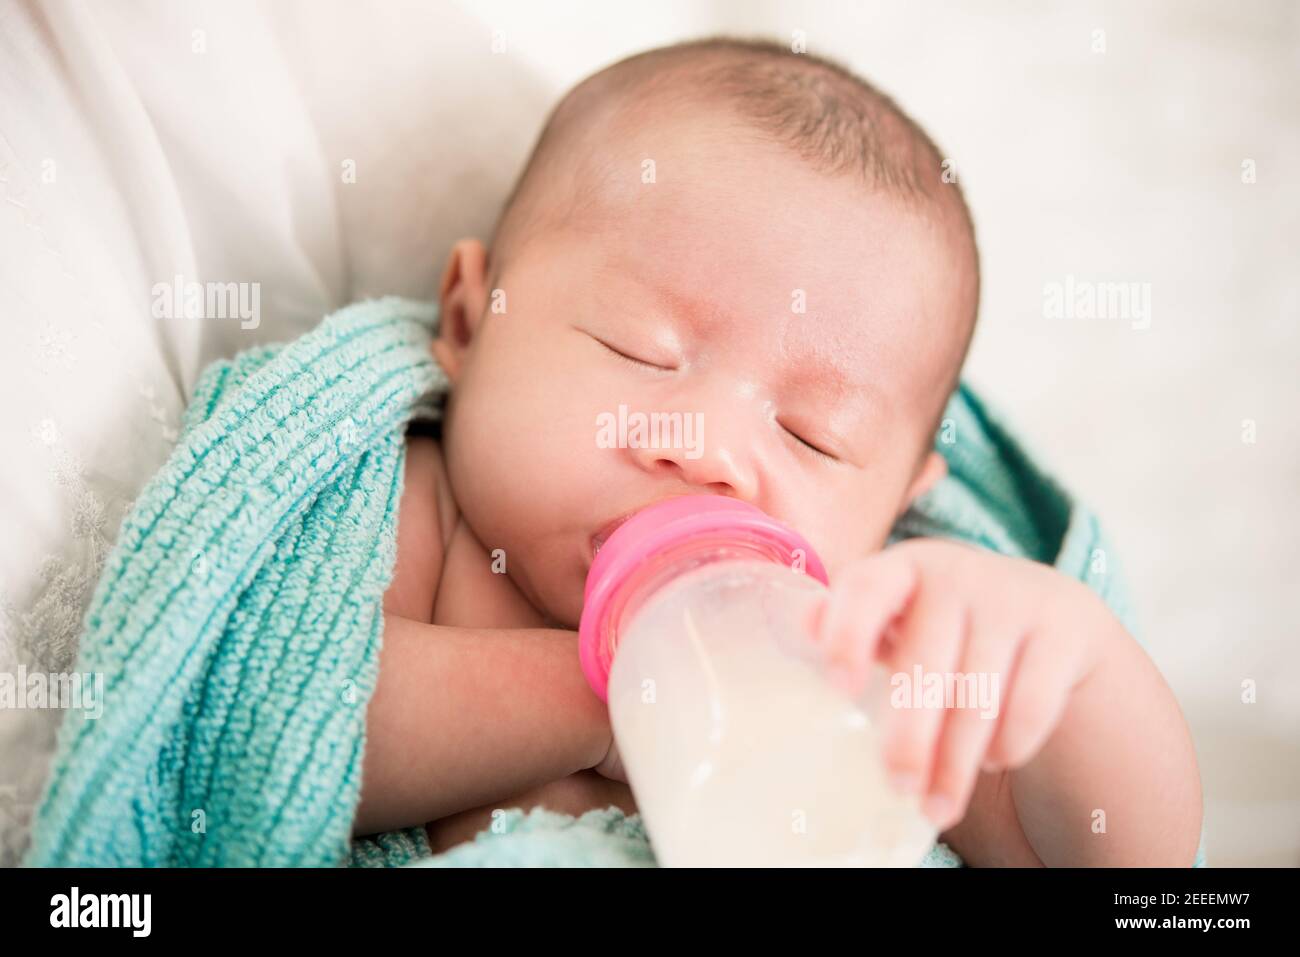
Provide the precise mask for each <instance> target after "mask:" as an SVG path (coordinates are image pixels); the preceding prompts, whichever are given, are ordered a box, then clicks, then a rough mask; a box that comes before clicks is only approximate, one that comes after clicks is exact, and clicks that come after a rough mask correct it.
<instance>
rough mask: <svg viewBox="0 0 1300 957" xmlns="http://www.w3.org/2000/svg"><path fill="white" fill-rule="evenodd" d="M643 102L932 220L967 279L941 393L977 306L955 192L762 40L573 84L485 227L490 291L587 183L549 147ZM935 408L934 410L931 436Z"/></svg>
mask: <svg viewBox="0 0 1300 957" xmlns="http://www.w3.org/2000/svg"><path fill="white" fill-rule="evenodd" d="M651 104H654V105H659V106H663V107H665V108H667V109H670V110H677V109H681V110H686V109H691V108H693V107H698V106H700V105H709V106H717V105H719V104H722V105H724V106H728V107H730V108H731V109H732V110H734V112H735V113H736V115H737V116H739V117H740V118H741V119H742V120H744V121H745V122H747V123H748V125H750V126H751V127H752V128H754V129H756V130H757V131H759V132H760V133H763V134H766V135H767V136H770V137H772V138H773V139H774V140H776V141H777V142H779V143H781V144H783V145H785V146H786V147H787V148H789V149H791V150H793V151H794V152H795V153H797V154H798V155H799V156H801V157H802V158H803V159H805V160H806V161H807V162H808V163H810V164H811V165H812V166H813V168H815V169H817V170H820V171H823V172H825V173H827V174H828V175H851V176H855V177H856V178H857V179H858V180H859V181H860V182H861V183H862V185H863V186H864V187H865V188H867V189H870V190H883V191H885V192H887V193H889V194H891V195H894V196H897V197H899V198H901V199H902V200H904V201H905V202H906V203H907V204H908V206H909V207H911V208H912V209H913V210H914V211H915V212H917V213H918V214H920V215H925V216H929V217H932V218H934V219H935V220H936V221H937V222H939V223H940V224H941V226H942V227H943V228H944V231H945V234H946V235H948V236H949V237H950V238H951V239H952V241H953V245H954V247H955V259H956V260H957V265H956V268H958V269H962V270H968V271H969V272H968V273H967V274H966V275H967V277H968V278H969V279H970V280H971V282H970V286H969V288H970V290H971V294H970V295H969V296H968V297H967V298H968V309H966V310H964V312H965V314H964V315H962V316H959V317H954V318H955V320H957V321H959V322H960V326H959V327H958V332H957V334H956V336H955V337H954V339H953V341H952V342H951V343H948V345H949V346H950V350H951V362H950V363H949V368H950V372H951V375H950V376H949V379H948V381H947V389H946V391H945V392H944V397H945V398H946V396H947V395H948V394H949V393H950V392H951V391H952V389H953V388H954V387H955V386H956V384H957V380H958V376H959V374H960V371H961V366H962V363H963V361H964V359H965V355H966V352H967V350H968V349H969V346H970V340H971V337H972V335H973V332H974V327H975V318H976V314H977V312H978V306H979V253H978V248H977V246H976V242H975V228H974V222H973V220H972V217H971V214H970V210H969V208H968V207H967V205H966V200H965V197H964V196H963V195H962V192H961V187H960V186H959V185H958V184H957V182H956V179H955V177H945V176H944V175H943V173H944V172H945V165H944V157H943V154H942V153H941V152H940V150H939V149H938V147H936V146H935V144H934V142H933V141H932V140H931V139H930V137H929V136H928V135H926V133H925V131H924V130H922V129H921V127H920V126H918V125H917V124H916V123H915V122H914V121H913V120H912V119H911V118H910V117H909V116H908V115H907V114H906V113H904V112H903V111H902V110H901V109H900V108H899V107H898V106H897V105H896V104H895V103H894V101H893V100H891V99H890V98H889V97H888V96H886V95H885V94H883V93H881V92H880V91H879V90H877V89H876V88H875V87H874V86H872V85H871V84H870V83H868V82H867V81H866V80H864V79H862V78H861V77H859V76H857V75H856V74H854V73H853V72H852V71H850V70H849V69H848V68H847V67H845V66H843V65H842V64H840V63H837V62H835V61H834V60H831V59H829V58H827V57H823V56H817V55H814V54H810V53H795V52H792V50H791V48H790V47H789V46H788V45H786V44H782V43H778V42H775V41H772V40H767V39H740V38H733V37H709V38H705V39H699V40H689V41H685V42H682V43H677V44H674V45H672V46H667V47H661V48H658V49H655V50H648V51H646V52H644V53H638V54H636V55H634V56H630V57H627V58H626V59H623V60H620V61H618V62H617V63H614V64H613V65H612V66H609V67H606V68H605V69H603V70H601V71H600V72H598V73H596V74H594V75H592V76H590V77H588V78H587V79H585V80H583V81H582V82H581V83H579V84H578V85H577V86H576V87H574V88H573V89H572V90H571V91H570V92H569V93H568V94H567V95H566V96H565V97H564V98H563V99H562V100H561V101H560V102H559V104H557V105H556V107H555V109H554V110H552V112H551V114H550V116H549V117H548V118H547V121H546V124H545V126H544V127H543V129H542V133H541V135H540V137H539V138H538V141H537V144H536V145H535V146H534V148H533V152H532V154H531V156H530V157H529V160H528V163H527V164H526V165H525V167H524V170H523V172H522V173H521V174H520V176H519V179H518V180H517V181H516V183H515V187H514V189H513V191H512V192H511V194H510V196H509V197H508V198H507V200H506V202H505V205H504V207H503V209H502V212H501V215H500V217H499V218H498V220H497V223H496V228H495V229H494V230H493V235H492V239H491V242H490V244H489V245H490V249H491V260H492V261H491V265H490V271H491V274H492V278H491V279H490V282H491V283H492V285H493V286H495V284H496V277H497V276H499V275H500V270H501V268H502V265H503V263H504V262H505V261H506V260H507V259H508V255H509V247H510V244H511V242H512V241H513V240H514V239H515V238H516V237H517V236H518V235H521V234H526V233H527V232H528V231H529V229H530V228H531V227H533V226H537V225H539V224H541V223H544V222H549V221H552V220H554V219H555V218H556V217H563V216H567V215H568V214H569V213H571V212H572V211H573V210H574V209H575V208H577V207H581V206H583V205H584V203H585V202H586V201H587V198H588V195H589V193H590V192H591V190H590V188H589V186H590V184H584V183H583V182H580V181H577V182H575V181H574V179H573V174H572V173H571V171H570V170H571V167H570V165H569V163H567V162H566V157H565V156H564V151H563V150H562V149H560V146H561V145H562V144H563V145H565V146H570V145H572V143H573V140H574V139H575V138H581V137H582V136H583V135H584V134H588V133H591V132H593V131H594V130H597V129H599V128H601V126H602V124H609V123H613V122H616V121H617V120H618V117H620V116H622V117H627V116H630V115H637V116H640V115H644V113H645V112H646V110H645V109H644V107H647V106H648V105H651ZM638 107H641V108H642V109H637V108H638ZM566 172H568V176H567V177H566V176H565V175H564V174H565V173H566ZM566 182H567V190H566V189H564V188H563V184H564V183H566ZM543 183H544V184H546V188H541V184H543ZM557 197H558V199H557ZM564 200H567V202H565V201H564ZM942 413H943V404H942V403H940V408H939V410H938V414H937V415H936V416H935V417H934V423H933V424H934V428H935V429H937V428H938V425H939V422H940V420H941V418H942ZM932 432H933V430H932ZM927 450H928V449H927Z"/></svg>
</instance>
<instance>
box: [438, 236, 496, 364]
mask: <svg viewBox="0 0 1300 957" xmlns="http://www.w3.org/2000/svg"><path fill="white" fill-rule="evenodd" d="M487 296H488V289H487V250H485V249H484V248H483V244H482V243H481V242H479V241H478V240H477V239H462V240H460V241H459V242H457V243H456V245H454V246H452V247H451V253H450V255H448V257H447V266H446V268H445V269H444V270H443V272H442V283H441V285H440V286H439V288H438V306H439V309H438V338H437V339H436V340H434V343H433V356H434V358H435V359H437V360H438V364H439V365H440V366H442V369H443V371H444V372H446V373H447V378H448V379H450V380H451V381H452V382H455V381H456V378H457V376H458V375H459V374H460V368H461V365H462V363H463V362H464V358H465V352H466V351H467V350H468V349H469V344H470V342H471V340H473V338H474V334H475V333H476V332H477V331H478V323H479V319H480V317H481V316H482V315H483V312H484V310H485V309H486V308H487Z"/></svg>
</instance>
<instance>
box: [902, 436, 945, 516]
mask: <svg viewBox="0 0 1300 957" xmlns="http://www.w3.org/2000/svg"><path fill="white" fill-rule="evenodd" d="M947 474H948V460H947V459H945V458H944V457H943V456H942V455H940V454H939V453H938V452H934V451H932V452H930V453H929V454H928V455H926V457H925V461H924V462H922V463H921V468H920V470H919V471H918V472H917V473H916V477H915V478H914V479H912V484H911V485H909V486H908V487H907V494H906V495H905V496H904V497H903V508H902V511H900V512H899V513H898V514H899V515H902V514H903V512H906V511H907V509H908V508H909V507H910V506H911V504H912V503H913V502H915V501H916V500H917V499H918V498H920V497H921V496H922V495H924V494H925V493H926V492H928V491H930V489H932V488H934V486H935V485H937V484H938V482H939V480H940V479H942V478H943V477H944V476H945V475H947Z"/></svg>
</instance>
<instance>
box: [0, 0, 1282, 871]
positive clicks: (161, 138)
mask: <svg viewBox="0 0 1300 957" xmlns="http://www.w3.org/2000/svg"><path fill="white" fill-rule="evenodd" d="M794 30H802V31H804V32H805V35H806V37H807V43H808V48H809V49H810V50H811V51H813V52H819V53H826V54H829V55H832V56H835V57H838V58H840V59H842V60H844V61H846V62H847V63H848V64H849V65H850V66H852V67H854V68H855V69H857V70H859V71H860V72H862V73H863V74H864V75H866V76H867V77H869V78H870V79H872V80H873V81H875V82H876V83H877V84H879V85H880V86H882V87H883V88H884V89H885V90H886V91H887V92H890V93H891V94H893V95H895V96H896V97H897V98H898V100H899V101H900V102H901V103H902V104H903V106H904V107H905V108H907V109H908V110H909V111H910V112H912V113H913V114H914V115H915V116H916V117H917V118H918V119H919V120H920V121H921V122H922V123H923V124H924V125H925V126H926V127H927V128H928V129H929V130H930V132H931V133H932V134H933V135H934V137H935V138H936V140H937V141H938V142H939V143H940V145H941V146H942V147H943V148H944V149H946V150H947V151H948V154H949V155H950V156H951V157H952V158H953V160H954V162H955V164H956V168H957V170H958V173H959V176H960V177H961V179H962V182H963V184H964V186H965V189H966V191H967V195H968V198H969V199H970V201H971V204H972V207H973V209H974V212H975V215H976V220H977V225H978V228H979V234H980V241H981V248H982V253H983V257H984V282H985V293H984V301H983V311H982V319H981V326H980V330H979V333H978V335H977V339H976V344H975V348H974V352H973V354H972V357H971V360H970V364H969V366H968V370H969V375H970V377H971V378H972V379H973V381H974V382H975V383H976V384H977V385H978V386H980V387H981V388H982V389H983V391H984V392H985V393H986V394H988V395H989V396H991V397H992V398H993V399H994V400H995V402H996V404H997V405H998V406H999V407H1000V408H1001V409H1003V410H1004V411H1005V412H1006V413H1007V414H1008V415H1009V417H1010V418H1011V420H1012V421H1014V422H1015V423H1016V424H1018V425H1019V426H1020V428H1021V429H1022V431H1023V433H1024V434H1025V435H1026V436H1027V437H1028V438H1029V439H1030V441H1031V442H1032V444H1033V445H1034V446H1035V447H1036V448H1037V449H1038V450H1039V451H1040V453H1041V455H1042V457H1043V459H1044V460H1045V461H1046V462H1047V463H1048V464H1049V465H1050V466H1051V467H1052V468H1053V470H1054V471H1055V472H1056V473H1057V474H1058V475H1060V476H1061V477H1062V478H1063V479H1064V480H1065V481H1066V482H1067V484H1068V485H1069V486H1070V487H1071V488H1073V489H1074V490H1075V491H1077V492H1078V493H1080V494H1081V495H1082V496H1083V497H1084V498H1085V499H1086V500H1087V501H1088V502H1089V503H1090V504H1092V505H1093V506H1094V507H1096V508H1097V510H1098V511H1099V512H1100V513H1101V515H1102V516H1103V519H1104V520H1105V523H1106V525H1107V527H1108V529H1109V530H1110V532H1111V534H1112V537H1113V539H1114V540H1115V542H1116V545H1117V547H1118V549H1119V552H1120V557H1121V560H1122V562H1123V566H1124V569H1125V572H1126V573H1127V575H1128V577H1129V579H1130V581H1131V585H1132V590H1133V592H1134V594H1135V598H1136V601H1137V606H1138V612H1139V617H1140V621H1141V622H1142V633H1143V637H1144V640H1145V643H1146V645H1147V647H1148V648H1150V649H1151V651H1152V654H1153V656H1154V657H1155V658H1156V660H1157V663H1158V664H1159V665H1160V667H1161V669H1162V670H1163V671H1164V673H1165V675H1166V676H1167V677H1168V679H1169V681H1170V683H1171V684H1172V685H1173V687H1174V689H1175V691H1176V692H1177V693H1178V695H1179V698H1180V700H1181V701H1182V703H1183V706H1184V709H1185V711H1186V713H1187V716H1188V719H1189V721H1190V723H1191V725H1192V729H1193V733H1194V735H1195V737H1196V740H1197V745H1198V753H1199V756H1200V759H1201V763H1202V775H1203V779H1204V783H1205V788H1206V796H1207V830H1208V834H1209V840H1208V849H1209V854H1210V857H1211V861H1212V862H1213V863H1215V864H1283V865H1290V866H1294V865H1296V864H1300V761H1298V760H1297V758H1298V757H1300V696H1297V695H1296V694H1295V689H1296V687H1297V681H1300V651H1298V650H1297V642H1296V637H1297V633H1296V632H1297V629H1296V625H1295V611H1296V600H1295V596H1296V594H1297V587H1296V586H1297V584H1298V578H1300V576H1298V575H1297V572H1296V569H1297V567H1300V545H1298V544H1297V542H1298V541H1300V538H1298V537H1297V532H1298V531H1300V529H1297V522H1296V509H1295V502H1294V496H1295V492H1296V489H1297V479H1300V441H1298V440H1300V426H1298V425H1297V421H1296V409H1297V408H1300V401H1297V400H1298V399H1300V395H1298V394H1297V393H1298V392H1300V377H1298V376H1297V367H1298V365H1300V363H1298V362H1297V360H1298V359H1300V344H1298V343H1297V337H1298V335H1300V333H1298V332H1297V325H1298V320H1300V280H1298V279H1297V268H1296V267H1297V250H1300V180H1298V179H1297V177H1296V175H1295V170H1297V169H1300V163H1298V162H1297V160H1298V159H1300V13H1298V12H1297V11H1296V9H1295V8H1294V7H1293V6H1292V5H1290V4H1287V3H1285V2H1284V0H1278V2H1273V3H1256V4H1251V5H1247V6H1244V7H1240V6H1231V7H1229V6H1225V5H1222V4H1218V3H1213V2H1204V0H1203V2H1196V3H1186V2H1182V3H1175V2H1172V0H1169V2H1144V3H1134V4H1120V3H1114V4H1083V5H1072V6H1071V7H1070V8H1069V9H1068V10H1059V9H1038V8H1035V7H1033V6H1026V5H1023V4H1018V3H1012V2H1010V0H992V2H987V3H984V4H981V5H980V12H979V13H978V14H977V13H975V12H974V11H973V9H972V5H966V4H956V3H951V4H950V3H934V2H931V3H909V4H906V5H903V4H888V5H886V4H883V3H882V4H867V5H858V4H832V3H824V4H787V3H782V2H775V0H772V2H760V3H743V2H739V0H734V2H714V3H685V2H678V3H667V4H655V5H649V4H644V5H641V4H638V5H632V4H602V3H598V2H594V0H593V2H569V3H561V4H546V5H535V4H528V3H525V2H522V0H518V2H508V3H507V2H496V3H474V4H470V3H464V4H460V3H453V2H442V3H416V2H407V0H402V2H398V0H386V2H384V3H379V4H372V5H367V6H366V7H364V8H362V7H359V6H357V5H355V4H349V3H343V2H339V0H328V2H307V0H285V2H277V3H266V4H263V3H256V2H251V0H244V2H236V3H205V2H200V0H182V2H168V3H164V2H115V3H102V4H93V5H92V4H87V3H82V2H78V0H51V2H48V3H34V2H30V0H28V2H15V3H10V4H6V5H4V6H0V317H3V321H4V323H5V324H6V330H5V331H6V333H7V335H6V338H5V345H4V346H3V347H0V456H2V457H3V466H2V467H0V495H3V498H2V499H0V501H3V503H4V505H3V512H2V513H0V514H3V516H4V524H3V536H0V670H4V669H12V668H13V667H15V666H16V665H17V664H18V663H19V662H24V663H26V664H27V665H28V666H29V667H41V668H43V669H47V670H64V669H67V668H70V667H71V664H72V661H73V658H74V656H75V637H76V633H77V629H78V625H79V622H80V617H81V614H82V613H83V611H84V608H85V604H86V602H88V600H89V597H90V589H91V588H92V587H93V584H94V581H95V577H96V574H97V571H98V567H99V564H100V563H101V562H102V561H103V557H104V554H105V553H106V551H107V549H108V548H109V547H110V546H111V543H112V541H113V539H114V537H115V535H116V531H117V528H118V524H119V522H120V520H121V517H122V514H123V513H124V511H125V509H126V508H128V507H129V503H130V501H131V499H132V498H133V497H134V495H135V494H136V493H137V492H138V490H139V488H140V487H141V485H142V484H143V482H144V481H145V479H146V478H147V477H148V476H149V475H150V474H151V473H152V472H153V471H154V469H156V468H157V466H158V465H159V464H160V463H161V462H162V460H163V459H164V458H165V457H166V455H167V454H168V451H169V450H170V448H171V444H172V442H173V441H174V439H175V428H176V424H177V421H178V417H179V413H180V411H181V409H182V408H183V405H184V401H185V397H186V396H187V395H188V392H189V390H190V388H192V386H193V383H194V380H195V377H196V376H197V373H198V371H199V370H200V369H201V368H202V366H203V365H204V364H205V363H206V362H207V361H209V360H210V359H211V358H214V357H216V356H219V355H225V354H229V353H231V352H233V351H235V350H237V349H239V348H243V347H245V346H247V345H250V344H252V343H254V342H258V341H270V340H277V339H283V338H287V337H288V336H291V335H293V334H294V333H296V332H297V331H299V330H300V329H302V328H305V327H306V326H308V325H310V324H311V323H313V322H314V321H316V319H317V318H319V316H320V315H321V314H322V313H323V312H325V311H327V310H329V309H331V308H333V307H336V306H338V305H341V304H343V303H344V302H346V301H348V300H350V299H352V298H356V297H359V296H363V295H369V294H379V293H384V292H399V293H405V294H408V295H425V296H428V295H431V294H432V292H433V290H434V287H435V283H436V282H437V279H438V275H439V269H440V267H441V259H442V257H443V255H444V254H445V251H446V249H447V247H448V246H449V245H450V243H451V242H452V241H454V240H455V239H456V238H458V237H459V236H461V235H480V236H484V237H485V236H486V232H487V230H488V228H489V227H490V225H491V222H492V219H493V217H494V216H495V213H496V210H497V207H498V205H499V203H500V201H501V199H502V198H503V197H504V195H505V192H506V190H507V189H508V188H509V185H510V183H511V182H512V179H513V176H514V175H515V173H516V172H517V170H518V168H519V165H520V163H521V162H522V161H523V159H524V157H525V155H526V152H527V150H528V148H529V146H530V145H531V143H532V139H533V137H534V136H535V134H536V132H537V130H538V129H539V128H540V125H541V122H542V120H543V118H544V115H545V112H546V110H547V109H548V108H549V107H550V106H551V105H552V104H553V102H554V100H555V98H556V97H557V96H558V95H559V94H560V93H561V92H562V91H563V90H564V89H565V88H566V87H567V86H569V85H570V84H572V83H573V82H575V81H577V80H578V79H580V78H581V77H583V76H585V75H587V74H588V73H590V72H591V71H592V70H594V69H597V68H599V67H600V66H603V65H605V64H607V63H609V62H612V61H613V60H615V59H617V58H619V57H621V56H623V55H626V54H628V53H631V52H634V51H637V50H641V49H645V48H648V47H651V46H655V45H658V44H660V43H666V42H671V41H673V40H677V39H680V38H684V37H688V36H697V35H702V34H707V33H714V32H731V33H735V34H741V35H745V34H750V33H762V34H766V35H771V36H775V37H779V38H789V37H790V36H791V34H792V31H794ZM1096 30H1103V31H1104V32H1105V43H1106V48H1105V52H1104V53H1096V52H1093V50H1092V46H1093V43H1094V37H1095V34H1094V31H1096ZM196 31H199V32H197V33H196ZM494 37H495V39H496V40H497V45H498V46H500V45H501V44H502V43H504V50H503V51H501V52H494V51H493V48H492V47H493V40H494ZM200 41H201V42H200ZM200 45H201V47H202V50H201V51H200V50H198V49H196V47H198V46H200ZM1245 159H1253V160H1255V162H1256V165H1257V170H1258V181H1257V182H1256V183H1254V184H1251V185H1246V184H1243V183H1242V182H1241V177H1240V169H1241V163H1242V161H1243V160H1245ZM347 161H351V162H352V163H354V164H355V168H356V171H357V177H356V182H355V183H344V182H343V181H342V176H341V170H342V168H343V164H344V163H345V162H347ZM51 163H52V164H53V165H51ZM51 173H53V176H52V178H51V175H50V174H51ZM177 273H180V274H182V275H184V276H185V277H186V278H187V279H200V280H216V281H238V282H258V283H260V284H261V293H262V322H261V325H260V327H259V328H257V329H252V330H244V329H241V328H240V327H239V325H238V323H237V322H232V321H225V322H220V321H204V322H199V323H194V322H186V321H183V320H181V321H162V322H160V321H159V320H155V319H152V318H151V317H150V311H149V305H150V300H149V290H150V288H151V286H152V285H153V284H154V283H156V282H166V281H170V280H171V277H172V276H173V275H175V274H177ZM1067 274H1073V275H1074V276H1075V277H1077V278H1079V279H1088V280H1093V281H1135V282H1146V283H1150V284H1151V288H1152V306H1153V316H1152V324H1151V328H1150V329H1148V330H1146V331H1137V330H1134V329H1132V328H1130V327H1129V324H1127V323H1125V322H1117V321H1114V320H1093V321H1087V320H1075V321H1068V320H1048V319H1045V318H1043V309H1042V300H1043V285H1044V283H1047V282H1054V281H1063V280H1064V278H1065V276H1066V275H1067ZM1244 419H1251V420H1253V421H1254V422H1255V423H1256V429H1257V441H1256V442H1255V443H1254V444H1246V443H1243V442H1242V421H1243V420H1244ZM1244 679H1254V680H1255V681H1256V682H1257V683H1258V702H1257V703H1256V704H1252V705H1246V704H1243V703H1241V700H1240V698H1241V683H1242V681H1243V680H1244ZM59 717H60V715H59V714H58V713H57V712H35V711H31V712H21V711H20V712H7V713H0V863H13V862H14V861H15V860H16V859H17V856H18V854H19V852H20V850H21V847H22V845H23V843H24V842H25V831H26V826H27V822H28V818H29V815H30V811H31V804H32V802H33V801H34V800H35V798H36V796H37V794H38V790H39V786H40V783H41V781H42V779H43V775H44V771H45V761H46V758H47V756H48V753H49V749H50V747H51V746H52V743H53V731H54V728H55V726H56V723H57V720H58V718H59Z"/></svg>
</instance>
